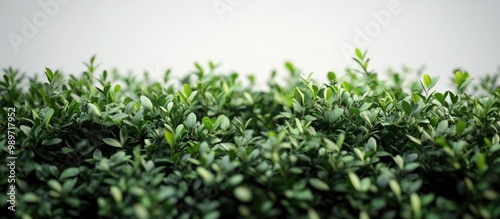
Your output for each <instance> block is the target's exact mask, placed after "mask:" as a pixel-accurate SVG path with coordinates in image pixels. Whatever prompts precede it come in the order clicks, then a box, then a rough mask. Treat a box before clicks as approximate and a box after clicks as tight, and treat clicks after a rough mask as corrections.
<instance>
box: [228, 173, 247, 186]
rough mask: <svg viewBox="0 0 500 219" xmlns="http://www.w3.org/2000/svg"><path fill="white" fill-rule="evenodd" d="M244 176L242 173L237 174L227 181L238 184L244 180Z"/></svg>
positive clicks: (233, 184)
mask: <svg viewBox="0 0 500 219" xmlns="http://www.w3.org/2000/svg"><path fill="white" fill-rule="evenodd" d="M243 179H244V176H243V175H242V174H236V175H234V176H232V177H231V178H229V179H228V180H227V182H228V183H229V185H230V186H237V185H239V184H240V183H241V182H243Z"/></svg>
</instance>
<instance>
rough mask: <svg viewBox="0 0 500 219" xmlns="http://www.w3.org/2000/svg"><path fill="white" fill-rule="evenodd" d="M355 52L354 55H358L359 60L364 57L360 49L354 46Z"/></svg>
mask: <svg viewBox="0 0 500 219" xmlns="http://www.w3.org/2000/svg"><path fill="white" fill-rule="evenodd" d="M355 52H356V57H358V59H359V60H363V58H364V57H363V54H362V53H361V50H359V49H358V48H356V50H355Z"/></svg>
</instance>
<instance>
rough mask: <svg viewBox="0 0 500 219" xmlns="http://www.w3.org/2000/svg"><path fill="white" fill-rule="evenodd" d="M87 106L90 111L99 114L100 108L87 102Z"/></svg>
mask: <svg viewBox="0 0 500 219" xmlns="http://www.w3.org/2000/svg"><path fill="white" fill-rule="evenodd" d="M89 108H90V109H91V111H92V113H94V115H97V116H101V110H100V109H99V107H97V105H95V104H94V103H89Z"/></svg>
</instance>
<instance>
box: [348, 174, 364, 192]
mask: <svg viewBox="0 0 500 219" xmlns="http://www.w3.org/2000/svg"><path fill="white" fill-rule="evenodd" d="M347 174H348V175H349V180H350V181H351V184H352V187H354V189H355V190H356V191H359V189H360V187H361V182H360V180H359V177H358V175H356V174H355V173H353V172H349V173H347Z"/></svg>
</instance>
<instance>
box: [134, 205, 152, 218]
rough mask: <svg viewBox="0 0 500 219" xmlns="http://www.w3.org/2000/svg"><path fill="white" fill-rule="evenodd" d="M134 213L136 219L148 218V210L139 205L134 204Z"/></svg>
mask: <svg viewBox="0 0 500 219" xmlns="http://www.w3.org/2000/svg"><path fill="white" fill-rule="evenodd" d="M134 212H135V216H136V217H137V218H138V219H148V218H149V213H148V209H147V208H146V207H144V205H142V204H140V203H136V204H134Z"/></svg>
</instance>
